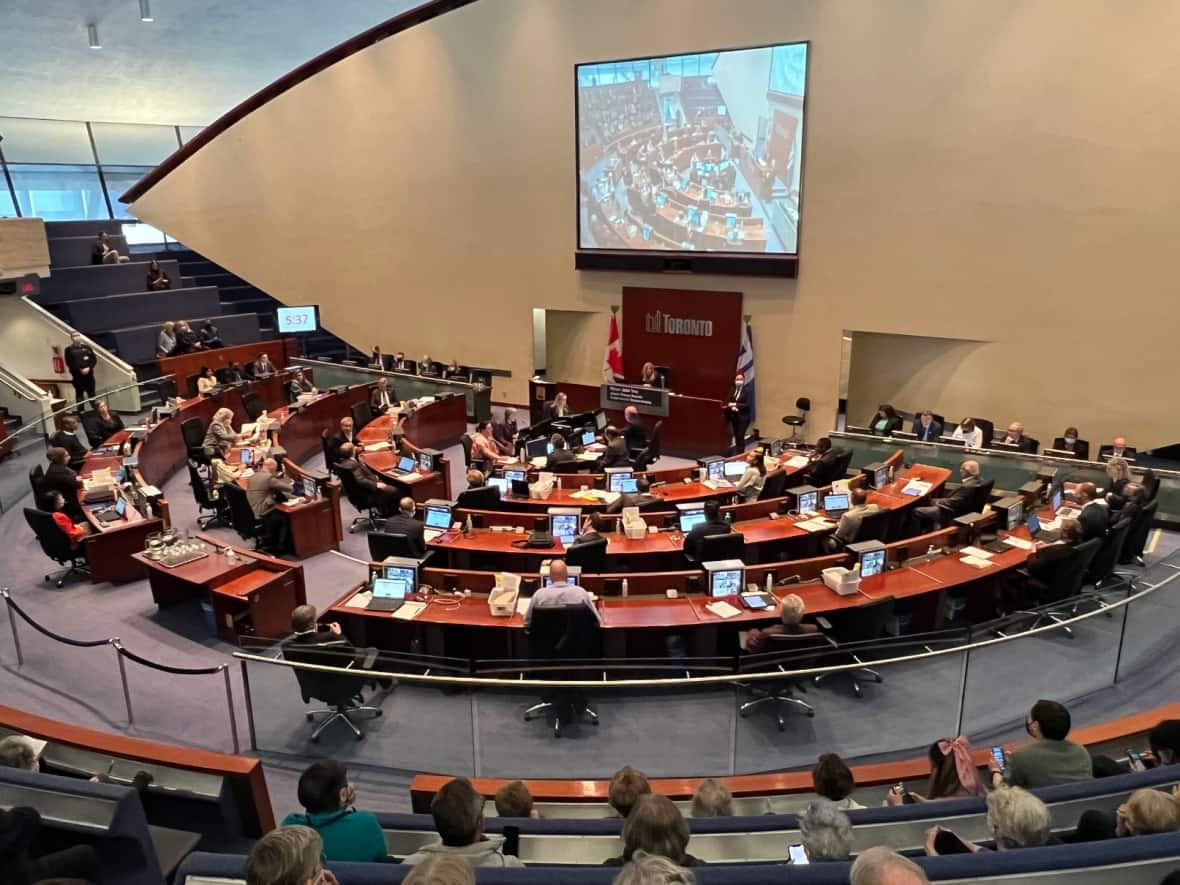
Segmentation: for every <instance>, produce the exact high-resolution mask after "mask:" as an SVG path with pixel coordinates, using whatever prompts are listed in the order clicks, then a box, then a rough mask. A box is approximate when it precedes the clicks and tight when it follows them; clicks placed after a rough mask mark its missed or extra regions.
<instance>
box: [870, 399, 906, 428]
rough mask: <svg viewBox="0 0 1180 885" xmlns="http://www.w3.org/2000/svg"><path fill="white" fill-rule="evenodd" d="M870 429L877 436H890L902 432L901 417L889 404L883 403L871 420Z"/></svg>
mask: <svg viewBox="0 0 1180 885" xmlns="http://www.w3.org/2000/svg"><path fill="white" fill-rule="evenodd" d="M869 429H870V430H871V431H873V434H874V435H876V436H889V435H890V434H891V433H893V431H895V430H901V416H900V415H898V414H897V410H896V409H894V408H893V406H891V405H889V403H882V404H881V405H879V406H877V411H876V412H875V413H874V414H873V417H872V418H870V419H869Z"/></svg>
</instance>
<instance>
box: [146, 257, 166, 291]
mask: <svg viewBox="0 0 1180 885" xmlns="http://www.w3.org/2000/svg"><path fill="white" fill-rule="evenodd" d="M147 287H148V291H149V292H159V291H161V290H162V289H171V288H172V279H171V278H170V277H169V276H168V274H166V273H165V272H164V268H162V267H160V262H159V261H157V260H156V259H154V258H153V259H152V263H151V264H149V265H148V272H147Z"/></svg>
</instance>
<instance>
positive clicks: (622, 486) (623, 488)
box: [619, 476, 639, 495]
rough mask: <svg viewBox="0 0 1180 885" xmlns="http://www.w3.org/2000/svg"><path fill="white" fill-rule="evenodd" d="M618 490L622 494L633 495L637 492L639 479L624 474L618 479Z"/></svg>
mask: <svg viewBox="0 0 1180 885" xmlns="http://www.w3.org/2000/svg"><path fill="white" fill-rule="evenodd" d="M619 491H620V492H622V493H623V494H624V495H634V494H637V493H638V492H639V480H637V479H636V478H635V477H633V476H626V477H623V478H622V479H621V480H619Z"/></svg>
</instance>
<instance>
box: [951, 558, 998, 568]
mask: <svg viewBox="0 0 1180 885" xmlns="http://www.w3.org/2000/svg"><path fill="white" fill-rule="evenodd" d="M959 562H961V563H963V564H964V565H973V566H975V567H976V568H987V567H988V566H989V565H995V563H993V562H992V561H991V560H990V559H980V558H979V557H978V556H964V557H963V558H962V559H960V560H959Z"/></svg>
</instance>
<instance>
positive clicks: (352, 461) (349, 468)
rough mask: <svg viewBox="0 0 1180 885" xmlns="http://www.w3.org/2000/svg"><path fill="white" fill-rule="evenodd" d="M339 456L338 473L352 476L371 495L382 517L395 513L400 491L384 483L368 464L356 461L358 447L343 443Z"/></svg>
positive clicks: (337, 462)
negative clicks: (394, 509) (395, 503)
mask: <svg viewBox="0 0 1180 885" xmlns="http://www.w3.org/2000/svg"><path fill="white" fill-rule="evenodd" d="M338 456H339V460H337V461H336V472H337V473H349V474H351V475H352V479H353V481H354V482H355V483H356V484H357V486H358V487H360V488H362V489H364V490H365V491H366V492H368V493H369V495H370V496H371V500H372V501H373V502H374V504H375V506H376V508H377V512H378V513H380V514H381V515H382V516H389V514H391V513H392V512H393V507H394V501H395V500H396V499H397V496H398V490H397V489H395V488H394V487H393V486H391V485H389V484H388V483H386V482H385V481H383V480H382V479H381V475H380V474H378V473H377V472H376V471H374V470H373V468H371V467H370V466H369V465H368V464H364V463H362V462H360V461H358V460H357V459H356V457H355V456H356V446H354V445H353V444H352V443H347V442H346V443H341V445H340V448H339V450H338Z"/></svg>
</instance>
